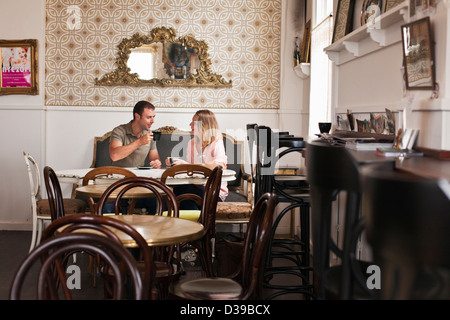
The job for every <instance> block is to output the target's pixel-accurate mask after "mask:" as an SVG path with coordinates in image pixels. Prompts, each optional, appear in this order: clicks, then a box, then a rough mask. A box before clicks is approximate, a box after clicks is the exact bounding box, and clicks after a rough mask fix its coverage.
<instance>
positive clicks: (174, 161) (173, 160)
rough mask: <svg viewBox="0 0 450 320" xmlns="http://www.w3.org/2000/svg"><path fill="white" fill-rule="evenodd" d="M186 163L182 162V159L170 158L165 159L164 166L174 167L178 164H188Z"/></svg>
mask: <svg viewBox="0 0 450 320" xmlns="http://www.w3.org/2000/svg"><path fill="white" fill-rule="evenodd" d="M188 163H189V162H187V161H184V160H183V159H178V158H172V157H167V158H166V166H168V167H171V166H176V165H178V164H188Z"/></svg>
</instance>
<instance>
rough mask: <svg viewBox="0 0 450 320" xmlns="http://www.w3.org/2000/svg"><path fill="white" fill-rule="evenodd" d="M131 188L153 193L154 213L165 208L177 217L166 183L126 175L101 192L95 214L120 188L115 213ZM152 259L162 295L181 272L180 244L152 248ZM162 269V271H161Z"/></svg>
mask: <svg viewBox="0 0 450 320" xmlns="http://www.w3.org/2000/svg"><path fill="white" fill-rule="evenodd" d="M133 188H146V189H148V190H149V191H151V192H152V193H153V196H154V197H155V198H156V202H157V211H156V214H157V215H160V216H162V215H163V212H164V209H165V208H167V215H168V216H171V217H175V218H179V216H180V213H179V206H178V201H177V199H176V197H175V194H174V193H173V191H172V189H170V188H169V187H168V186H167V185H166V184H164V183H162V182H161V181H159V180H156V179H152V178H146V177H128V178H123V179H121V180H119V181H116V182H114V183H113V184H111V185H110V186H109V187H108V188H107V189H106V190H105V192H104V193H103V195H102V197H101V198H100V200H99V202H98V208H97V214H98V215H102V213H103V208H104V205H105V204H106V201H107V200H108V198H109V196H110V195H111V193H113V192H114V191H116V190H117V189H120V191H119V192H118V193H117V197H116V199H115V201H114V210H115V213H116V214H119V212H120V202H121V199H122V198H123V196H124V195H125V194H126V193H127V191H129V190H131V189H133ZM154 253H155V258H154V261H155V263H156V264H157V275H156V280H155V281H156V282H157V283H158V284H159V285H160V287H161V289H160V291H161V293H160V295H162V297H164V296H165V295H166V291H167V290H168V288H167V285H168V283H170V281H172V280H173V279H177V278H178V277H179V276H181V274H182V272H183V266H182V264H181V249H180V245H179V244H177V245H170V246H160V247H157V248H155V249H154ZM161 270H163V272H161Z"/></svg>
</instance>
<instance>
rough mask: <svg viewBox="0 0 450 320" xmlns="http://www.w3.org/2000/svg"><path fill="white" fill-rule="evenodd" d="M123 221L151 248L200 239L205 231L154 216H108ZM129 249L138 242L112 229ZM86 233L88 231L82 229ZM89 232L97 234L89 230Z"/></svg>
mask: <svg viewBox="0 0 450 320" xmlns="http://www.w3.org/2000/svg"><path fill="white" fill-rule="evenodd" d="M108 217H111V218H114V219H117V220H120V221H123V222H125V223H127V224H129V225H130V226H132V227H133V228H134V229H136V231H137V232H139V233H140V234H141V235H142V237H143V238H144V239H145V240H146V241H147V244H148V245H149V246H167V245H175V244H179V243H185V242H189V241H193V240H196V239H199V238H201V237H202V236H203V234H204V232H205V229H204V228H203V225H202V224H201V223H198V222H194V221H191V220H186V219H180V218H174V217H163V216H153V215H108ZM112 230H113V232H114V233H115V234H116V235H117V236H118V237H119V239H120V241H121V242H122V244H123V245H124V246H125V247H127V248H135V247H137V244H136V242H135V241H134V240H133V239H132V238H131V237H130V236H129V235H127V234H125V233H123V232H122V231H119V230H117V229H114V228H113V229H112ZM80 231H83V232H85V231H86V230H82V229H80ZM88 232H96V231H95V230H88Z"/></svg>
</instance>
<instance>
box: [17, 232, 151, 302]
mask: <svg viewBox="0 0 450 320" xmlns="http://www.w3.org/2000/svg"><path fill="white" fill-rule="evenodd" d="M74 252H92V253H94V254H97V255H99V256H100V257H101V258H102V260H103V261H104V262H105V263H106V264H107V265H108V266H109V267H110V268H111V271H112V272H113V274H114V275H115V277H114V280H115V284H114V287H115V288H116V290H115V291H114V295H113V296H112V299H123V298H124V296H123V292H124V290H123V289H124V284H125V276H124V272H123V270H121V268H124V269H125V270H126V272H127V273H128V274H129V278H130V281H131V285H132V288H133V295H134V297H133V298H134V299H136V300H141V299H142V297H143V291H142V279H141V276H140V274H139V269H138V267H137V265H136V262H135V260H134V258H133V257H132V256H131V254H130V253H129V252H128V251H127V250H126V249H125V248H124V247H123V246H122V245H121V244H119V243H117V241H115V240H112V239H110V238H107V237H104V236H100V235H96V234H92V233H81V232H80V233H72V234H64V235H60V236H58V237H55V238H51V239H48V240H46V241H43V242H41V244H40V245H39V246H37V247H36V248H35V249H34V250H33V251H32V252H30V253H29V254H28V256H27V257H26V258H25V259H24V260H23V261H22V263H21V264H20V266H19V268H18V269H17V271H16V273H15V275H14V277H13V281H12V283H11V288H10V295H9V298H10V299H11V300H19V299H20V298H21V292H22V288H23V286H24V284H25V282H26V280H27V279H29V278H30V277H29V275H30V274H31V273H32V272H33V273H34V271H33V270H36V268H39V269H38V276H37V297H36V299H38V300H58V299H67V300H70V299H72V295H71V294H70V289H69V288H68V287H67V278H66V274H65V268H64V263H65V260H66V259H67V257H69V256H71V255H72V254H73V253H74ZM34 279H36V278H34ZM27 282H28V281H27ZM61 291H63V292H61Z"/></svg>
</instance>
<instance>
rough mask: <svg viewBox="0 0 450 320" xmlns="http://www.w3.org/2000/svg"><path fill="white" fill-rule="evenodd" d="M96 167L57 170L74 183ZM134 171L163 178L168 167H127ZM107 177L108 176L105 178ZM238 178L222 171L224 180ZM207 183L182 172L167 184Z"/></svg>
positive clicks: (233, 174)
mask: <svg viewBox="0 0 450 320" xmlns="http://www.w3.org/2000/svg"><path fill="white" fill-rule="evenodd" d="M92 169H94V168H87V169H86V168H84V169H66V170H57V171H55V173H56V176H57V177H58V180H59V181H60V183H73V184H79V185H80V181H81V180H83V177H84V176H85V175H86V173H88V172H89V171H91V170H92ZM126 169H128V170H130V171H131V172H133V173H134V174H135V175H136V176H138V177H147V178H153V179H157V180H159V179H161V176H162V174H163V173H164V171H165V170H166V169H153V168H152V169H138V168H136V167H135V168H126ZM120 178H122V177H114V176H112V177H109V178H108V179H111V180H117V179H120ZM105 179H106V178H105ZM235 179H236V172H235V171H233V170H228V169H225V170H223V173H222V181H233V180H235ZM203 183H205V179H204V178H200V177H196V176H195V175H194V176H192V177H190V176H188V175H187V174H184V175H183V174H181V175H178V176H176V177H175V178H167V180H166V184H167V185H180V184H203Z"/></svg>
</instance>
